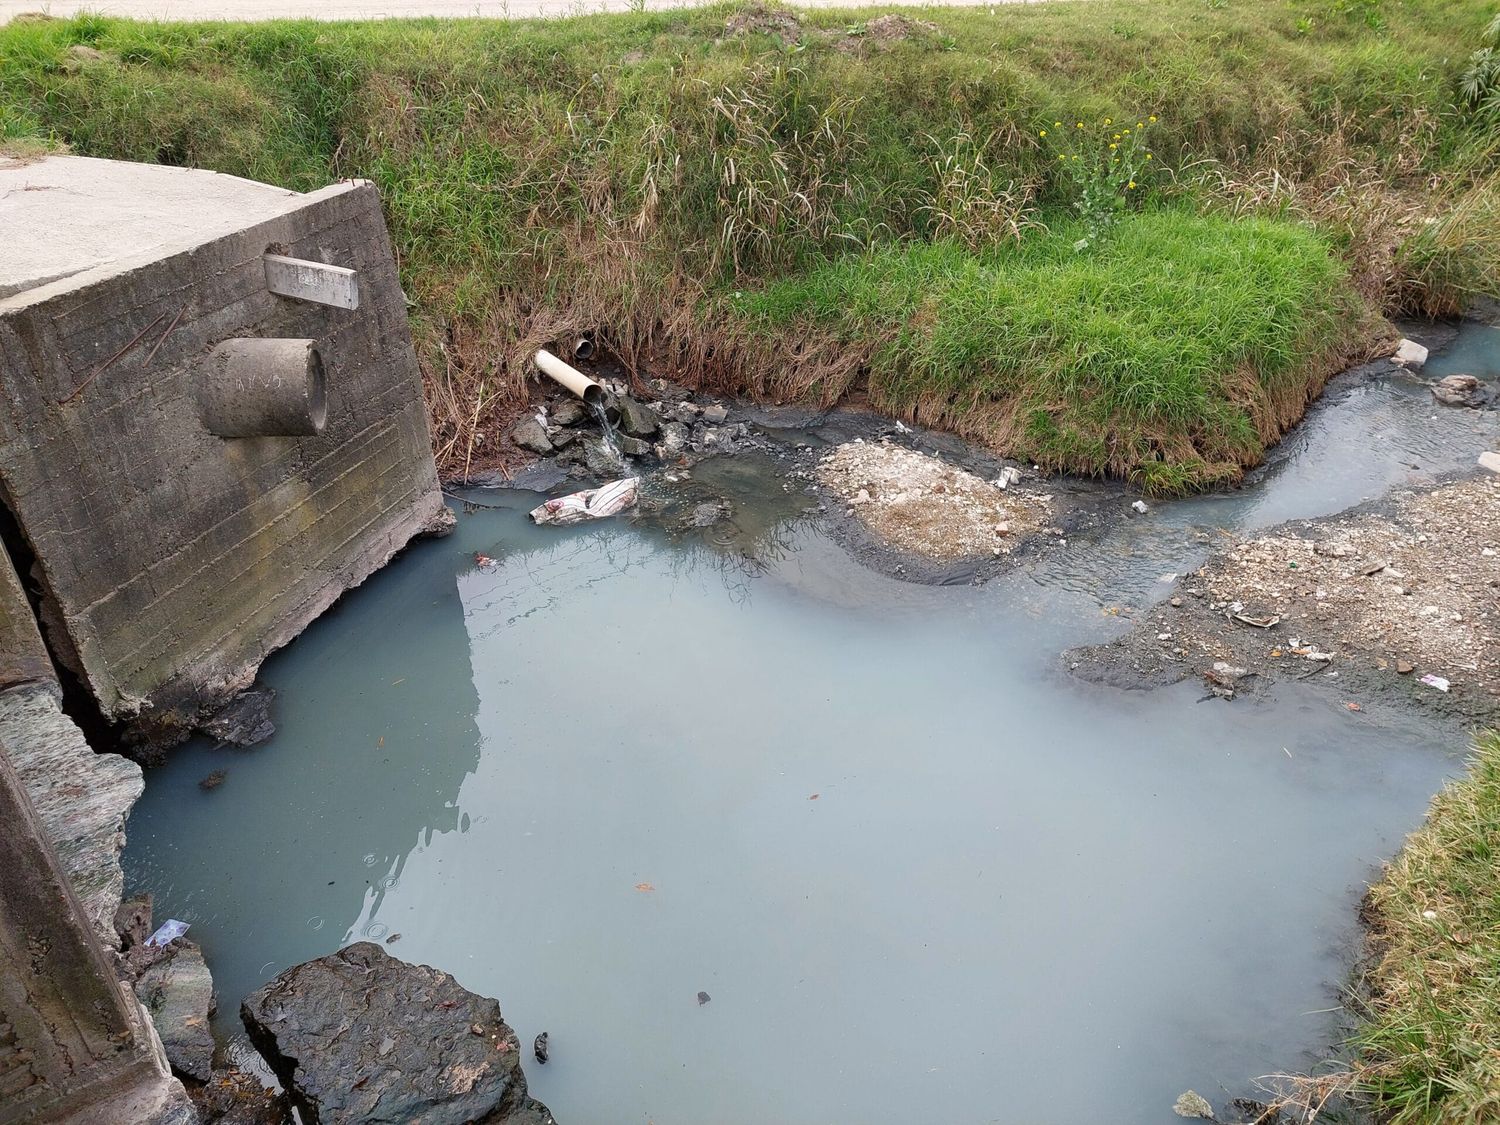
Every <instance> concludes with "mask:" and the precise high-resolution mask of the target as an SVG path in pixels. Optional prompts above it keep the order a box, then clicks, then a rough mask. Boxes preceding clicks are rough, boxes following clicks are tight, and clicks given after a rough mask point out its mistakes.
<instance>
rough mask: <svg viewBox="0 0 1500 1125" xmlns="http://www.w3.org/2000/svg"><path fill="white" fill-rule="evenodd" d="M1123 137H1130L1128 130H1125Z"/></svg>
mask: <svg viewBox="0 0 1500 1125" xmlns="http://www.w3.org/2000/svg"><path fill="white" fill-rule="evenodd" d="M1125 135H1126V136H1127V137H1128V136H1130V130H1129V129H1126V130H1125Z"/></svg>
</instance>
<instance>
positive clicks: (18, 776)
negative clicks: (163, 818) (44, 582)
mask: <svg viewBox="0 0 1500 1125" xmlns="http://www.w3.org/2000/svg"><path fill="white" fill-rule="evenodd" d="M58 695H59V691H58V687H57V684H56V682H55V681H54V680H53V679H52V675H51V665H50V663H49V662H48V661H47V655H46V653H45V651H43V648H42V639H41V636H40V634H38V632H37V629H36V625H35V622H34V621H33V620H32V617H31V613H30V609H29V606H28V605H27V603H26V597H25V595H24V594H23V593H22V590H21V586H20V583H19V582H18V581H17V580H16V575H15V571H14V569H13V568H12V566H11V564H10V560H9V558H8V557H7V556H6V555H5V553H4V552H3V551H0V826H3V829H0V1125H9V1123H11V1122H23V1121H24V1122H32V1121H48V1122H63V1121H68V1122H73V1121H76V1122H102V1121H108V1122H111V1123H114V1122H118V1123H120V1125H140V1123H145V1122H152V1123H156V1125H168V1123H171V1125H186V1123H188V1122H192V1121H194V1120H196V1114H195V1112H194V1111H193V1109H192V1106H191V1104H190V1103H189V1102H188V1099H187V1094H186V1092H185V1091H184V1090H183V1088H182V1084H181V1083H179V1082H178V1081H176V1080H175V1079H174V1078H172V1077H171V1075H170V1073H169V1072H168V1069H167V1064H166V1059H165V1056H164V1055H163V1052H162V1049H161V1043H160V1041H159V1040H158V1039H157V1036H156V1032H155V1029H154V1028H153V1027H152V1026H151V1024H150V1022H149V1021H148V1020H147V1019H146V1018H145V1015H144V1013H143V1012H142V1011H141V1008H140V1006H139V1004H138V1003H137V1002H136V1000H135V997H134V995H133V994H132V993H130V992H127V991H126V990H125V989H123V988H122V987H121V985H120V983H119V981H117V980H116V979H115V975H114V972H113V971H112V969H111V967H110V965H109V962H108V960H107V959H106V957H105V954H104V945H105V944H116V943H117V942H118V938H117V936H116V934H115V929H114V914H115V910H116V909H117V908H118V907H119V905H120V888H121V884H122V879H121V875H120V848H121V846H122V845H123V843H124V836H123V834H122V828H123V826H124V820H125V815H126V813H127V812H128V811H129V809H130V805H131V804H132V803H133V802H134V801H135V798H136V797H137V796H138V795H139V794H140V791H141V770H140V767H139V766H137V765H136V764H135V763H134V762H128V761H126V760H125V759H124V758H121V757H120V756H119V755H117V754H95V753H94V752H93V751H92V750H90V749H89V747H88V744H87V743H86V742H85V741H84V738H83V735H82V734H81V733H80V732H79V730H78V728H77V727H75V726H74V725H73V724H72V723H71V722H70V721H69V720H68V719H67V718H66V717H65V716H64V715H63V714H62V713H61V711H60V710H59V709H58V705H57V698H58Z"/></svg>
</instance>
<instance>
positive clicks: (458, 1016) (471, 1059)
mask: <svg viewBox="0 0 1500 1125" xmlns="http://www.w3.org/2000/svg"><path fill="white" fill-rule="evenodd" d="M240 1015H241V1017H242V1018H243V1019H244V1021H245V1027H246V1028H247V1029H248V1030H249V1032H250V1039H251V1041H252V1042H253V1043H254V1044H255V1045H256V1047H257V1048H258V1049H259V1050H260V1052H261V1054H262V1055H263V1056H265V1058H266V1060H267V1061H268V1062H269V1063H270V1064H271V1067H272V1069H273V1070H275V1072H276V1074H277V1077H279V1078H280V1079H281V1082H282V1084H283V1085H284V1086H285V1087H286V1089H287V1091H288V1093H289V1094H290V1095H291V1097H292V1100H293V1102H294V1103H295V1104H296V1105H297V1106H298V1108H299V1109H301V1110H302V1111H303V1113H304V1116H305V1117H310V1118H311V1120H313V1121H316V1122H320V1123H321V1125H397V1123H398V1122H416V1121H420V1122H422V1125H466V1123H468V1122H486V1123H487V1125H550V1123H551V1122H552V1114H551V1113H550V1112H549V1111H548V1110H547V1107H546V1106H544V1105H542V1104H541V1103H540V1102H537V1101H535V1100H533V1099H532V1098H531V1097H530V1096H529V1095H528V1094H527V1092H526V1076H525V1075H524V1074H523V1073H522V1072H521V1051H520V1041H519V1040H518V1039H517V1038H516V1034H515V1032H514V1031H512V1030H511V1029H510V1027H509V1026H508V1025H507V1024H506V1023H505V1021H504V1020H503V1019H501V1016H500V1005H499V1004H497V1003H496V1002H495V1001H494V1000H490V999H487V998H486V997H483V996H478V995H475V994H474V993H472V992H470V991H468V990H467V989H465V988H463V987H462V986H461V985H460V984H459V983H458V982H457V981H455V980H454V979H453V978H452V977H450V976H449V975H448V974H447V973H443V972H439V971H438V970H437V969H433V968H429V967H428V966H426V965H410V964H407V963H406V962H404V961H400V960H397V959H396V958H394V957H392V956H391V955H390V954H388V953H386V952H385V950H383V949H381V948H380V947H379V946H378V945H375V944H374V943H372V942H367V941H362V942H359V943H357V944H355V945H351V946H349V947H348V948H346V949H341V950H339V951H338V952H337V953H332V954H330V955H328V956H327V957H320V958H318V959H317V960H316V961H308V962H306V963H305V964H301V965H297V966H295V967H294V968H291V969H288V970H287V971H286V972H284V973H282V974H281V975H280V976H278V977H277V978H276V979H275V980H273V981H271V982H270V983H269V984H267V985H265V986H264V987H263V988H260V989H259V990H257V991H256V992H253V993H251V995H250V996H248V997H246V999H245V1002H244V1004H242V1005H241V1007H240Z"/></svg>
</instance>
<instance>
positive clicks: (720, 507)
mask: <svg viewBox="0 0 1500 1125" xmlns="http://www.w3.org/2000/svg"><path fill="white" fill-rule="evenodd" d="M728 518H729V505H728V504H726V503H725V502H724V501H723V500H709V501H705V502H704V503H702V504H699V505H698V506H697V507H695V508H694V509H693V514H692V517H691V522H692V525H693V526H694V527H712V526H713V525H714V524H716V523H720V522H721V521H723V520H726V519H728Z"/></svg>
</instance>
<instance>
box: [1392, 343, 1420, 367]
mask: <svg viewBox="0 0 1500 1125" xmlns="http://www.w3.org/2000/svg"><path fill="white" fill-rule="evenodd" d="M1391 359H1393V360H1395V361H1396V362H1397V363H1399V364H1401V365H1402V366H1403V367H1410V368H1412V369H1413V370H1421V367H1422V365H1423V364H1424V363H1426V362H1427V349H1426V348H1424V347H1423V346H1422V345H1421V344H1419V343H1417V342H1416V341H1415V340H1406V339H1403V340H1402V341H1401V343H1400V344H1398V345H1397V346H1396V351H1395V354H1393V355H1392V356H1391Z"/></svg>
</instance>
